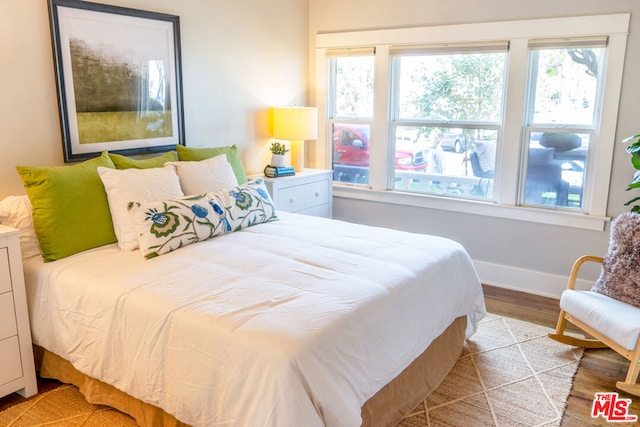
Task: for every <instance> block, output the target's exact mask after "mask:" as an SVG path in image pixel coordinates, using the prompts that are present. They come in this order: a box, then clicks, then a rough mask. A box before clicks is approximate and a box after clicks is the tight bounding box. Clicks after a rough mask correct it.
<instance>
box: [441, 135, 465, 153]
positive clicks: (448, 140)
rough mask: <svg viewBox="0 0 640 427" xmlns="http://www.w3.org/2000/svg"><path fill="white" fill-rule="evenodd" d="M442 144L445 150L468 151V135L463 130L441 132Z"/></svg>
mask: <svg viewBox="0 0 640 427" xmlns="http://www.w3.org/2000/svg"><path fill="white" fill-rule="evenodd" d="M439 138H440V146H441V147H442V149H443V150H447V151H455V152H456V153H462V152H464V151H467V136H466V135H465V134H464V133H462V132H451V133H444V134H440V136H439Z"/></svg>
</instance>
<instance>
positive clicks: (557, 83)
mask: <svg viewBox="0 0 640 427" xmlns="http://www.w3.org/2000/svg"><path fill="white" fill-rule="evenodd" d="M605 46H606V39H599V40H580V39H576V40H574V41H571V40H561V41H557V42H553V41H546V42H545V41H541V42H536V41H532V42H530V43H529V79H528V80H529V81H528V83H529V88H530V89H529V92H530V94H531V95H530V99H529V102H528V105H527V122H526V125H527V126H526V132H525V145H526V146H527V156H526V167H525V168H524V170H526V172H525V178H524V180H523V182H524V188H523V191H522V192H521V202H522V203H523V204H525V205H534V206H535V205H538V206H539V205H542V206H553V207H559V208H568V209H575V210H580V211H582V210H583V207H584V203H583V200H584V194H585V191H584V190H585V188H584V186H585V177H586V176H587V175H588V173H589V161H588V158H589V156H588V154H589V145H590V144H591V140H592V139H593V137H594V135H595V133H596V130H597V122H596V120H597V110H598V108H596V107H599V106H600V94H599V92H600V88H601V87H602V84H601V81H602V75H603V71H604V69H603V62H602V59H603V58H604V54H605Z"/></svg>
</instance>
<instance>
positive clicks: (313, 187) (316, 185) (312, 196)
mask: <svg viewBox="0 0 640 427" xmlns="http://www.w3.org/2000/svg"><path fill="white" fill-rule="evenodd" d="M329 184H330V183H329V181H327V180H322V181H316V182H310V183H309V184H307V185H306V187H305V190H304V192H305V203H304V208H305V209H307V208H311V207H314V206H318V205H324V204H325V203H329Z"/></svg>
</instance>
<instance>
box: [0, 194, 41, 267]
mask: <svg viewBox="0 0 640 427" xmlns="http://www.w3.org/2000/svg"><path fill="white" fill-rule="evenodd" d="M0 224H4V225H7V226H9V227H13V228H17V229H18V230H19V231H20V250H21V251H22V259H23V260H26V259H28V258H31V257H34V256H38V255H41V254H42V251H41V250H40V244H39V243H38V236H36V230H35V229H34V228H33V216H32V206H31V201H30V200H29V196H27V195H26V194H25V195H23V196H7V197H5V198H4V199H2V200H0Z"/></svg>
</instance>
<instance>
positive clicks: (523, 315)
mask: <svg viewBox="0 0 640 427" xmlns="http://www.w3.org/2000/svg"><path fill="white" fill-rule="evenodd" d="M484 293H485V301H486V305H487V310H488V311H489V312H491V313H495V314H499V315H502V316H509V317H513V318H517V319H521V320H525V321H527V322H532V323H537V324H539V325H544V326H548V327H550V328H555V325H556V321H557V319H558V314H559V312H560V309H559V308H558V300H556V299H553V298H546V297H541V296H537V295H531V294H527V293H523V292H516V291H511V290H507V289H502V288H497V287H493V286H484ZM628 366H629V362H627V361H626V360H625V359H624V358H623V357H621V356H618V355H617V354H616V353H615V352H614V351H612V350H586V351H585V353H584V356H583V358H582V361H581V363H580V367H579V369H578V372H577V373H576V376H575V379H574V384H573V389H572V390H571V394H570V396H569V399H568V401H567V408H566V410H565V414H564V417H563V420H562V424H561V426H562V427H573V426H604V425H609V426H610V425H611V423H607V422H606V421H605V420H604V419H603V418H597V419H593V418H591V407H592V404H593V398H594V394H595V393H596V392H606V391H617V390H616V388H615V383H616V381H618V380H623V379H624V377H625V375H626V372H627V369H628ZM57 385H58V383H57V381H51V380H39V384H38V387H39V390H40V392H44V391H46V390H49V389H51V388H54V387H56V386H57ZM619 393H620V397H621V398H626V399H632V404H631V407H630V410H629V413H630V414H633V415H639V416H640V397H634V396H630V395H627V394H625V393H623V392H619ZM21 401H24V398H22V397H20V396H19V395H17V394H15V393H14V394H12V395H9V396H6V397H3V398H0V410H2V409H3V408H6V407H8V406H11V405H13V404H15V403H18V402H21ZM615 425H617V426H621V425H630V424H628V423H616V424H615ZM635 425H640V423H638V424H635Z"/></svg>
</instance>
